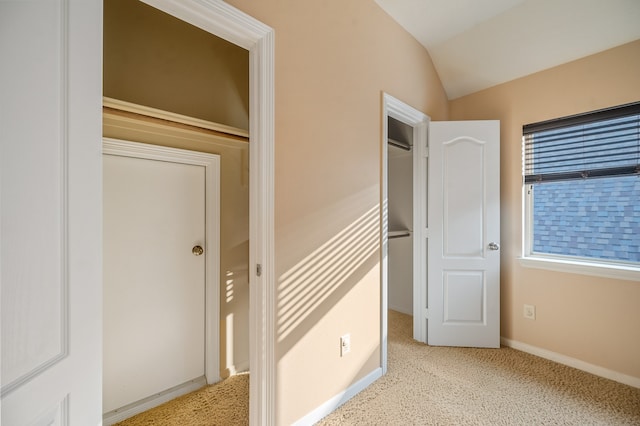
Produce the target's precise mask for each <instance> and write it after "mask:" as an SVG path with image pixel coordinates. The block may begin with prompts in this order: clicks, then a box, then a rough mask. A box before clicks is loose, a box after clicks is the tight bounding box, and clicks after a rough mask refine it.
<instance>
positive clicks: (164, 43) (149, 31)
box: [103, 0, 249, 130]
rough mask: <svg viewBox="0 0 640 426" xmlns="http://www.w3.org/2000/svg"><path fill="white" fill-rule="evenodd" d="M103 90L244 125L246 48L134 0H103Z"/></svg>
mask: <svg viewBox="0 0 640 426" xmlns="http://www.w3.org/2000/svg"><path fill="white" fill-rule="evenodd" d="M103 84H104V95H105V96H108V97H111V98H115V99H120V100H123V101H128V102H133V103H136V104H139V105H145V106H150V107H154V108H158V109H162V110H165V111H171V112H176V113H179V114H183V115H187V116H190V117H196V118H200V119H203V120H209V121H213V122H215V123H222V124H226V125H228V126H232V127H237V128H240V129H244V130H248V129H249V53H248V51H246V50H244V49H242V48H240V47H238V46H235V45H233V44H231V43H229V42H227V41H225V40H222V39H221V38H218V37H214V36H212V35H211V34H209V33H207V32H206V31H203V30H201V29H199V28H196V27H194V26H191V25H185V23H184V22H182V21H180V20H178V19H176V18H174V17H173V16H170V15H168V14H166V13H163V12H161V11H159V10H157V9H155V8H153V7H151V6H148V5H146V4H144V3H142V2H139V1H133V0H107V1H105V2H104V83H103Z"/></svg>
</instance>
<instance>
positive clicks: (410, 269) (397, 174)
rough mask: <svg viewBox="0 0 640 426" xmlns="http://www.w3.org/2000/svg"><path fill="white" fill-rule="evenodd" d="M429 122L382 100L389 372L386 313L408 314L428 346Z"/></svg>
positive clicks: (389, 100)
mask: <svg viewBox="0 0 640 426" xmlns="http://www.w3.org/2000/svg"><path fill="white" fill-rule="evenodd" d="M428 126H429V117H428V116H427V115H425V114H424V113H422V112H420V111H418V110H416V109H415V108H413V107H411V106H409V105H407V104H405V103H404V102H402V101H400V100H398V99H396V98H394V97H392V96H390V95H388V94H386V93H383V95H382V129H383V133H382V147H381V148H382V182H381V188H382V194H381V195H382V196H381V205H382V216H381V225H382V226H381V229H382V232H381V234H382V243H381V246H382V250H381V256H382V259H381V268H380V270H381V275H382V276H381V283H382V292H381V293H382V298H381V312H380V318H381V325H380V341H381V345H380V350H381V356H380V359H381V367H382V371H383V374H384V373H385V372H386V369H387V337H388V334H387V331H388V321H389V310H393V311H397V312H400V313H401V314H404V315H410V316H411V317H412V318H411V320H410V321H411V322H412V324H413V333H412V334H413V338H414V339H415V340H418V341H420V342H426V341H427V315H428V310H427V306H428V305H427V257H428V256H427V238H428V236H429V230H428V227H427V207H428V206H427V201H428V193H427V187H428V185H427V184H428V182H427V177H428V173H427V166H428V141H427V134H428Z"/></svg>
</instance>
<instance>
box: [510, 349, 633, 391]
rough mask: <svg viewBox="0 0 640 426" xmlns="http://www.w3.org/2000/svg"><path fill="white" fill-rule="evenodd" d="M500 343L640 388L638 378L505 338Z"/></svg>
mask: <svg viewBox="0 0 640 426" xmlns="http://www.w3.org/2000/svg"><path fill="white" fill-rule="evenodd" d="M500 343H501V344H502V345H503V346H508V347H510V348H513V349H517V350H519V351H522V352H527V353H529V354H532V355H536V356H539V357H541V358H545V359H548V360H551V361H554V362H557V363H559V364H564V365H567V366H569V367H573V368H577V369H578V370H582V371H586V372H587V373H591V374H595V375H596V376H600V377H604V378H605V379H609V380H613V381H616V382H619V383H623V384H625V385H629V386H633V387H635V388H640V377H634V376H629V375H627V374H623V373H619V372H617V371H613V370H609V369H608V368H604V367H600V366H598V365H594V364H589V363H588V362H584V361H581V360H579V359H577V358H571V357H569V356H566V355H562V354H559V353H557V352H552V351H549V350H547V349H542V348H539V347H537V346H532V345H528V344H526V343H522V342H518V341H517V340H511V339H507V338H505V337H501V338H500Z"/></svg>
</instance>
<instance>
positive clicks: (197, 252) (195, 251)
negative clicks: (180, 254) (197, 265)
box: [191, 246, 204, 256]
mask: <svg viewBox="0 0 640 426" xmlns="http://www.w3.org/2000/svg"><path fill="white" fill-rule="evenodd" d="M191 253H193V255H194V256H200V255H201V254H202V253H204V249H203V248H202V247H201V246H194V247H193V248H192V249H191Z"/></svg>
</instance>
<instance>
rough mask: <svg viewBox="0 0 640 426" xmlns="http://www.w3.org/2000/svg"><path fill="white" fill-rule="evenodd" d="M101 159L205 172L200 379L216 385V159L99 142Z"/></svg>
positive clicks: (145, 405)
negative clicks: (184, 166) (156, 163)
mask: <svg viewBox="0 0 640 426" xmlns="http://www.w3.org/2000/svg"><path fill="white" fill-rule="evenodd" d="M102 155H103V156H104V155H114V156H120V157H130V158H139V159H144V160H156V161H166V162H170V163H179V164H187V165H192V166H200V167H203V168H204V172H205V212H206V214H205V244H206V246H205V251H204V256H205V289H204V290H205V336H204V340H205V342H204V375H205V378H206V382H207V384H213V383H216V382H218V381H220V156H219V155H217V154H210V153H204V152H197V151H190V150H185V149H179V148H170V147H164V146H160V145H151V144H146V143H139V142H132V141H128V140H121V139H113V138H103V139H102ZM194 386H195V388H197V387H200V384H199V382H198V383H190V384H189V385H186V386H184V385H182V384H180V385H179V387H178V388H173V389H172V390H171V392H168V393H164V392H163V393H161V394H158V395H153V396H150V397H149V398H145V399H144V400H143V402H141V403H140V404H137V403H135V405H133V406H127V408H126V409H124V410H122V409H118V410H116V411H115V412H114V413H113V415H112V416H109V417H108V418H105V419H104V420H105V421H106V422H107V423H109V424H112V423H115V422H116V421H120V420H123V419H125V418H128V417H130V416H133V415H135V414H138V413H140V412H142V411H145V410H148V409H149V408H152V407H155V406H157V405H160V404H161V403H163V402H166V401H168V400H170V399H173V398H176V397H178V396H180V395H182V394H185V393H187V392H189V391H191V390H195V389H194Z"/></svg>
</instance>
